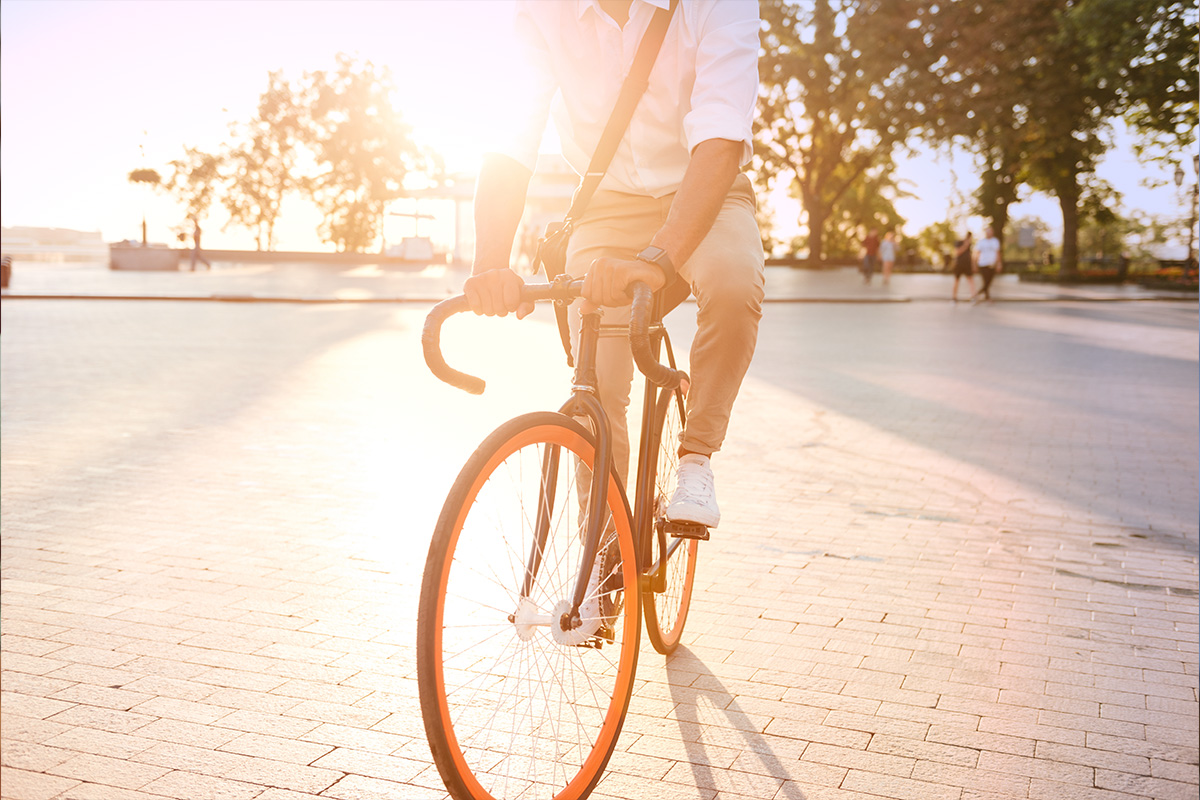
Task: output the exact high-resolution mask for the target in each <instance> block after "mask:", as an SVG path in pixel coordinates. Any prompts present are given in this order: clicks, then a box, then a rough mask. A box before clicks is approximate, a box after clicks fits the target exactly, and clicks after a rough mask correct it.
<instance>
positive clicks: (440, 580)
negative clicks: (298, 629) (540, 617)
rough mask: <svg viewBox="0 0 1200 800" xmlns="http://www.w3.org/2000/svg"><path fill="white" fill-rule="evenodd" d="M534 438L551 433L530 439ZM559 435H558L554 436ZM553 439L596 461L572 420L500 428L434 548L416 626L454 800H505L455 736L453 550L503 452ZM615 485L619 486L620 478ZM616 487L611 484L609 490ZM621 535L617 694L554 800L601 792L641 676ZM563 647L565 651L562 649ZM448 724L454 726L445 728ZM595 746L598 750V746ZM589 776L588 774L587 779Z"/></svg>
mask: <svg viewBox="0 0 1200 800" xmlns="http://www.w3.org/2000/svg"><path fill="white" fill-rule="evenodd" d="M531 431H545V432H547V433H546V435H542V434H541V433H537V434H536V435H535V434H534V433H531ZM550 432H558V433H553V434H552V433H550ZM551 438H554V439H556V440H557V443H558V444H564V443H569V442H574V443H575V444H574V446H573V448H572V449H573V450H574V452H576V453H577V454H578V455H580V456H581V457H583V459H584V463H590V461H589V459H594V455H595V453H594V437H593V436H592V434H591V433H589V432H588V431H587V430H586V429H585V428H584V427H583V426H582V425H580V424H579V423H578V422H576V421H575V420H573V419H571V418H570V417H567V416H564V415H562V414H558V413H555V412H534V413H531V414H525V415H522V416H520V417H516V418H514V419H512V420H509V421H508V422H506V423H504V424H503V425H501V426H500V427H499V428H497V429H496V430H495V431H494V432H493V433H492V434H491V435H489V436H488V437H487V438H486V439H485V440H484V441H483V442H482V443H481V444H480V445H479V447H478V448H477V449H476V451H475V453H474V454H473V455H472V456H471V458H470V459H468V461H467V463H466V465H464V467H463V469H462V471H461V472H460V473H459V476H458V478H457V480H456V481H455V483H454V485H453V487H452V488H451V490H450V493H449V495H448V496H447V499H446V502H445V504H444V506H443V509H442V513H441V516H440V517H439V520H438V523H437V527H436V528H435V531H434V535H433V538H432V540H431V542H430V547H429V554H428V557H427V560H426V565H425V572H424V576H423V579H422V585H421V594H420V609H419V613H418V619H417V683H418V693H419V696H420V701H421V712H422V720H423V722H424V726H425V731H426V737H427V741H428V743H429V747H430V751H431V753H432V755H433V758H434V763H435V764H436V766H437V768H438V771H439V773H440V774H441V776H442V779H443V782H444V783H445V784H446V788H447V791H449V792H450V794H451V796H453V797H454V798H456V800H492V799H493V798H494V800H501V798H500V797H497V796H496V795H493V794H492V793H491V790H489V789H486V788H485V787H483V786H482V784H481V782H480V778H479V776H477V775H476V774H475V773H474V771H472V770H471V769H470V765H469V764H467V757H466V756H465V755H464V753H463V748H461V747H459V745H458V740H457V736H456V734H455V733H454V731H453V727H454V724H453V720H452V714H451V712H450V709H449V701H448V700H447V695H446V690H445V684H444V676H443V674H442V670H443V666H442V658H443V654H442V653H441V649H440V648H441V642H442V633H441V626H442V624H443V619H442V615H443V613H444V611H445V608H444V603H445V591H446V588H447V581H448V579H449V572H450V569H451V567H450V565H451V564H452V560H453V555H454V548H455V547H456V545H457V544H458V541H459V538H458V537H459V535H460V533H461V532H462V528H463V526H464V525H465V524H467V520H468V519H469V518H470V507H469V505H470V504H473V503H474V502H475V501H476V499H477V497H478V494H479V492H480V491H481V490H482V488H483V487H484V486H485V485H486V476H487V474H489V473H488V471H489V470H495V469H497V468H498V467H499V465H500V464H501V463H502V461H497V459H498V458H500V457H501V456H502V455H503V454H504V453H505V452H512V453H515V452H517V451H518V450H520V449H521V448H522V447H525V446H529V444H530V443H534V444H536V443H538V442H542V441H544V440H546V439H551ZM524 439H532V442H530V443H527V444H526V445H522V446H521V447H516V446H514V444H513V443H514V442H519V441H522V440H524ZM613 481H614V482H615V481H616V476H615V473H614V474H613ZM611 485H613V484H610V486H611ZM612 497H613V492H611V491H610V501H609V507H610V513H612V514H613V516H614V518H620V515H621V514H624V515H625V517H624V518H625V519H626V520H628V519H629V518H630V515H629V512H628V506H627V505H626V503H625V501H624V499H623V496H621V495H620V494H619V493H618V494H617V499H615V500H614V499H611V498H612ZM616 528H617V531H618V534H617V535H618V541H619V551H620V559H621V561H622V563H623V564H626V565H630V566H629V568H627V569H624V570H623V572H622V578H623V580H624V583H625V587H626V590H625V606H624V608H623V609H622V610H621V611H620V612H619V613H620V614H621V618H622V620H623V625H624V631H623V636H622V640H621V644H620V651H619V656H618V662H619V666H618V669H617V673H618V678H616V679H615V681H616V687H615V689H614V691H613V693H612V697H611V700H610V701H609V702H608V706H607V709H606V711H605V714H604V723H603V725H602V727H601V730H600V733H599V734H598V736H597V739H596V741H595V742H593V743H592V750H591V751H590V752H589V754H588V756H587V757H586V759H581V766H580V770H579V772H578V773H576V775H575V776H572V780H571V781H569V782H568V784H567V786H566V787H565V788H563V789H555V790H554V791H555V798H556V800H558V798H562V800H568V799H569V800H583V798H586V797H587V796H588V795H589V794H590V793H591V791H592V790H593V789H594V788H595V785H596V783H597V782H598V781H599V780H600V778H601V777H602V776H603V774H604V769H605V767H606V766H607V764H608V761H609V759H610V758H611V756H612V753H613V751H614V749H615V747H616V744H617V740H618V738H619V736H620V733H621V728H622V726H623V724H624V718H625V714H626V712H627V710H628V706H629V701H630V697H631V695H632V691H633V684H634V680H635V676H636V670H637V656H638V649H639V647H638V639H639V638H640V627H639V625H640V621H641V611H640V608H639V602H638V600H639V592H638V589H637V570H636V568H633V567H632V565H633V564H636V555H635V553H636V549H635V546H634V543H633V534H632V531H631V530H630V528H629V525H628V523H623V524H618V525H616ZM564 647H565V646H564ZM447 723H449V724H447ZM597 743H599V745H598V746H597ZM585 769H586V770H587V771H588V773H589V774H584V771H585Z"/></svg>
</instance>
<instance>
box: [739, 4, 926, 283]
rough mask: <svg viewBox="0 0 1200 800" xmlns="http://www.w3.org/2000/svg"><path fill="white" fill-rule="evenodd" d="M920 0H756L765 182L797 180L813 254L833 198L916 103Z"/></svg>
mask: <svg viewBox="0 0 1200 800" xmlns="http://www.w3.org/2000/svg"><path fill="white" fill-rule="evenodd" d="M918 5H919V4H918V2H916V0H806V2H804V3H799V4H798V3H795V2H791V0H762V3H761V9H762V18H763V33H762V36H761V40H762V46H763V56H762V58H761V59H760V92H759V128H758V131H757V133H756V137H755V148H754V149H755V172H756V177H757V180H758V182H759V184H760V185H761V186H765V187H768V188H769V186H770V185H771V184H772V183H773V182H775V181H777V180H779V179H785V180H788V181H790V182H792V183H793V188H794V190H795V192H796V194H797V195H798V197H799V198H800V200H801V203H802V205H803V208H804V216H805V218H806V222H807V225H806V227H807V231H808V246H809V257H810V259H812V260H814V261H818V262H819V261H821V260H822V259H823V258H824V257H825V250H826V248H825V239H826V235H827V233H828V228H829V225H830V224H831V223H830V220H831V216H832V215H833V214H834V212H835V208H836V204H837V202H838V200H839V199H840V198H842V197H843V196H844V195H845V194H846V192H848V191H849V190H850V188H851V187H852V186H853V185H854V184H855V183H856V182H858V181H860V180H862V178H863V176H864V175H865V174H867V172H868V171H869V170H871V169H872V168H876V167H880V166H882V165H885V164H888V163H890V158H891V155H892V153H893V151H894V150H895V148H896V146H897V145H898V144H899V143H901V142H903V141H904V140H905V138H906V137H907V135H908V132H909V129H910V125H911V124H912V122H913V121H914V119H915V117H914V116H913V114H912V110H913V109H914V107H915V105H914V104H915V103H917V99H916V97H915V95H913V94H912V93H911V92H910V91H909V90H908V81H909V79H910V76H911V75H912V74H913V73H914V72H917V71H920V70H921V69H922V68H923V61H922V58H923V53H924V52H925V48H924V47H923V46H922V45H921V42H920V40H919V39H918V38H916V33H917V25H916V24H915V21H914V19H913V17H912V14H913V13H914V10H915V8H917V6H918Z"/></svg>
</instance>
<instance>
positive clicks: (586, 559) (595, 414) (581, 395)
mask: <svg viewBox="0 0 1200 800" xmlns="http://www.w3.org/2000/svg"><path fill="white" fill-rule="evenodd" d="M599 338H600V312H599V311H598V310H597V311H590V312H588V313H586V314H584V315H583V322H582V325H581V326H580V331H579V352H578V353H577V354H576V359H575V377H574V382H573V386H572V389H571V397H570V399H569V400H567V402H566V403H564V404H563V407H562V409H560V410H561V412H562V413H563V414H566V415H567V416H571V417H586V418H587V419H589V420H591V423H592V430H593V431H595V434H596V460H595V462H594V463H593V465H592V481H591V487H590V489H589V491H588V504H587V516H586V517H585V519H586V520H587V528H586V530H585V533H584V540H583V558H582V560H581V562H580V568H579V575H578V577H577V578H576V581H575V594H574V596H573V597H572V598H571V610H570V611H569V612H567V614H564V615H563V619H562V620H560V623H559V624H560V625H562V628H563V630H574V629H575V628H578V627H579V626H580V625H581V624H582V620H581V619H580V617H579V608H580V606H582V605H583V601H584V597H585V596H586V594H587V585H588V578H589V577H590V576H591V574H592V565H593V564H594V563H595V561H596V555H597V553H598V551H599V549H600V535H601V532H602V531H603V529H604V522H605V519H604V513H605V508H606V507H607V502H606V500H607V493H608V481H609V476H610V475H611V474H612V439H611V433H610V431H609V424H608V416H607V415H606V414H605V413H604V407H603V406H602V405H601V404H600V392H599V389H598V388H597V387H598V379H597V374H596V343H597V342H598V341H599Z"/></svg>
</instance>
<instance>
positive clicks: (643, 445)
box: [421, 275, 687, 631]
mask: <svg viewBox="0 0 1200 800" xmlns="http://www.w3.org/2000/svg"><path fill="white" fill-rule="evenodd" d="M581 286H582V282H580V281H573V280H572V278H571V276H569V275H562V276H559V278H556V279H555V281H554V282H553V283H551V284H549V285H544V286H532V285H531V286H526V287H525V298H526V299H530V300H553V301H554V302H556V303H566V302H570V301H571V300H573V299H574V298H575V297H577V296H578V294H579V290H580V288H581ZM631 288H632V290H633V297H634V302H633V304H632V308H631V313H630V318H631V322H630V326H629V339H630V347H631V350H632V352H633V357H634V361H635V362H636V364H637V366H638V369H639V370H640V371H641V372H642V373H643V374H644V375H645V376H646V387H645V392H644V396H643V410H644V413H643V414H642V428H641V437H640V445H639V451H638V472H637V480H636V484H635V498H634V509H635V510H634V512H633V516H632V519H631V523H632V524H631V528H632V529H633V531H634V536H635V542H634V544H635V554H636V556H637V567H638V572H639V585H640V586H644V585H645V584H644V581H646V580H649V581H651V586H652V587H654V588H655V590H656V591H661V590H662V587H663V584H664V580H665V579H664V576H663V573H664V569H665V564H666V562H667V560H668V558H667V557H666V556H669V555H670V553H672V552H674V549H675V548H676V547H678V546H679V545H680V543H681V542H680V541H679V540H678V539H676V540H674V541H672V542H671V543H670V550H668V545H667V542H666V534H665V532H664V531H662V530H654V527H655V526H654V525H653V513H652V512H653V508H652V504H653V500H654V486H653V485H651V483H652V482H651V480H650V472H651V459H654V458H656V456H657V452H656V451H655V449H654V448H653V447H652V443H651V440H652V438H653V431H652V426H653V419H654V411H655V408H656V407H657V403H658V402H670V401H671V398H670V393H672V392H674V391H675V389H676V388H677V387H678V386H679V384H680V382H681V381H686V380H687V376H686V374H684V373H683V372H680V371H678V370H676V369H675V359H674V354H673V353H671V350H670V340H669V339H668V338H667V336H666V329H665V328H664V327H663V325H662V316H663V315H664V314H665V313H667V312H668V311H669V310H670V309H671V308H673V307H674V305H675V304H676V303H677V302H678V301H679V300H682V299H683V298H684V297H686V296H687V292H686V287H685V291H684V292H683V294H682V296H680V295H678V294H676V295H674V296H673V297H671V298H669V299H668V298H667V297H666V296H665V295H662V294H659V295H655V294H653V293H652V292H651V291H650V289H649V287H648V286H646V285H645V284H634V285H633V287H631ZM465 310H467V306H466V300H465V298H463V297H461V296H460V297H457V298H452V299H451V300H448V301H444V302H443V303H441V304H439V306H438V307H436V308H435V309H434V310H433V311H432V312H431V313H430V315H429V317H428V318H427V319H426V324H425V329H424V331H423V333H422V337H421V338H422V346H423V348H424V351H425V361H426V363H427V364H428V365H429V368H430V369H431V370H432V371H433V373H434V374H435V375H437V376H438V377H439V378H441V379H442V380H444V381H446V382H447V383H450V384H451V385H454V386H458V387H459V388H461V389H463V390H464V391H467V392H471V393H472V394H481V393H482V392H483V389H484V382H483V381H482V380H480V379H479V378H476V377H474V376H471V375H467V374H465V373H462V372H459V371H457V370H454V369H451V368H450V367H449V366H448V365H447V364H446V362H445V360H444V359H443V358H442V355H441V347H440V329H441V324H442V322H443V321H445V319H446V318H447V317H448V316H450V315H451V314H454V313H458V312H460V311H465ZM601 327H602V326H601V325H600V313H599V311H594V312H590V313H586V314H584V315H583V320H582V324H581V327H580V334H579V352H578V353H577V357H576V364H575V375H574V380H573V385H572V390H571V396H570V398H569V399H568V400H567V402H566V403H564V404H563V406H562V407H561V408H560V409H559V410H560V413H562V414H564V415H567V416H570V417H581V418H585V419H587V420H589V421H590V422H591V424H592V430H593V432H594V435H595V439H596V450H595V463H594V465H593V469H592V476H591V485H590V488H589V492H588V505H587V513H586V516H585V520H586V526H585V528H584V537H583V545H584V548H583V554H582V557H581V562H580V571H579V575H578V576H577V578H576V582H575V590H574V594H573V596H572V598H571V607H570V609H569V610H568V611H566V612H565V613H564V614H563V615H562V617H561V618H560V620H559V624H560V626H561V627H562V630H564V631H568V630H574V629H576V628H578V627H579V626H580V625H581V624H582V622H581V619H580V613H579V610H580V607H581V606H582V605H583V603H584V599H585V596H586V594H587V586H588V579H589V578H590V576H591V572H592V569H593V567H594V565H595V561H596V556H597V555H598V552H599V549H600V539H601V535H602V531H603V527H604V522H605V517H604V513H605V508H606V505H607V503H606V500H607V497H606V492H607V480H608V476H609V473H610V472H611V471H612V434H611V428H610V425H609V421H608V415H607V414H606V413H605V411H604V408H603V406H602V405H601V403H600V397H599V390H598V388H597V387H598V383H599V382H598V379H597V374H596V348H597V343H598V342H599V339H600V336H601ZM664 340H666V342H667V353H668V359H669V366H668V365H664V364H660V363H659V362H658V355H659V351H660V349H661V346H662V343H663V341H664ZM658 387H663V388H662V392H665V393H667V394H661V393H660V390H659V388H658ZM660 395H661V396H660ZM559 455H560V454H559V453H558V452H557V448H548V449H547V452H546V453H545V455H544V456H543V459H544V460H543V463H542V484H541V490H540V492H539V499H538V514H537V519H538V522H537V530H536V532H535V536H534V542H533V544H532V546H531V551H530V553H529V556H528V558H527V560H526V568H525V577H524V580H523V581H522V595H521V596H522V597H528V594H529V592H530V591H531V587H532V586H533V585H534V582H535V579H536V577H537V573H538V569H539V568H540V566H541V562H542V549H543V547H544V545H545V543H546V539H547V536H548V535H549V529H548V526H549V524H550V522H549V520H550V509H551V508H552V506H553V503H554V494H553V492H554V488H553V487H554V486H555V485H556V480H554V478H556V477H557V474H558V469H559V468H560V466H561V465H560V463H559ZM622 488H623V487H622ZM623 500H624V503H625V507H626V508H628V507H629V503H628V498H627V497H626V498H623ZM653 535H657V536H659V543H660V548H659V552H660V553H663V554H664V557H663V558H661V559H660V561H659V563H657V564H655V565H649V564H648V563H647V562H649V560H650V544H651V541H650V538H649V537H650V536H653ZM650 567H653V570H650V569H649V568H650Z"/></svg>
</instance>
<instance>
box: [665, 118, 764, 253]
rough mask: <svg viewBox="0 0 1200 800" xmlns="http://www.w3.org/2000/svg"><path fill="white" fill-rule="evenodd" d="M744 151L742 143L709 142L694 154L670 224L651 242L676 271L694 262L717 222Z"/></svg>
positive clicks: (674, 203)
mask: <svg viewBox="0 0 1200 800" xmlns="http://www.w3.org/2000/svg"><path fill="white" fill-rule="evenodd" d="M742 147H743V145H742V142H735V141H731V140H728V139H709V140H707V141H704V142H701V143H700V144H699V145H697V146H696V149H695V150H693V151H692V158H691V161H690V162H688V168H687V172H685V173H684V176H683V183H682V184H681V185H680V187H679V191H678V192H676V193H675V199H674V201H672V203H671V210H670V211H669V212H668V213H667V220H666V222H664V223H663V226H662V227H661V228H659V230H658V233H656V234H655V235H654V238H653V239H652V240H651V241H650V242H649V244H653V245H655V246H657V247H661V248H662V249H664V250H666V251H667V255H668V256H670V258H671V263H673V264H674V265H675V267H676V268H679V267H680V266H682V265H683V264H684V263H685V262H686V261H687V260H688V259H689V258H691V256H692V253H693V252H694V251H695V249H696V248H697V247H699V246H700V242H702V241H703V240H704V237H705V236H707V235H708V231H709V229H711V228H712V225H713V222H715V221H716V219H717V214H718V213H719V212H720V210H721V206H722V204H723V203H724V202H725V196H726V195H727V194H729V187H730V186H732V185H733V180H734V178H736V177H737V175H738V170H739V168H740V167H741V159H742Z"/></svg>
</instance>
